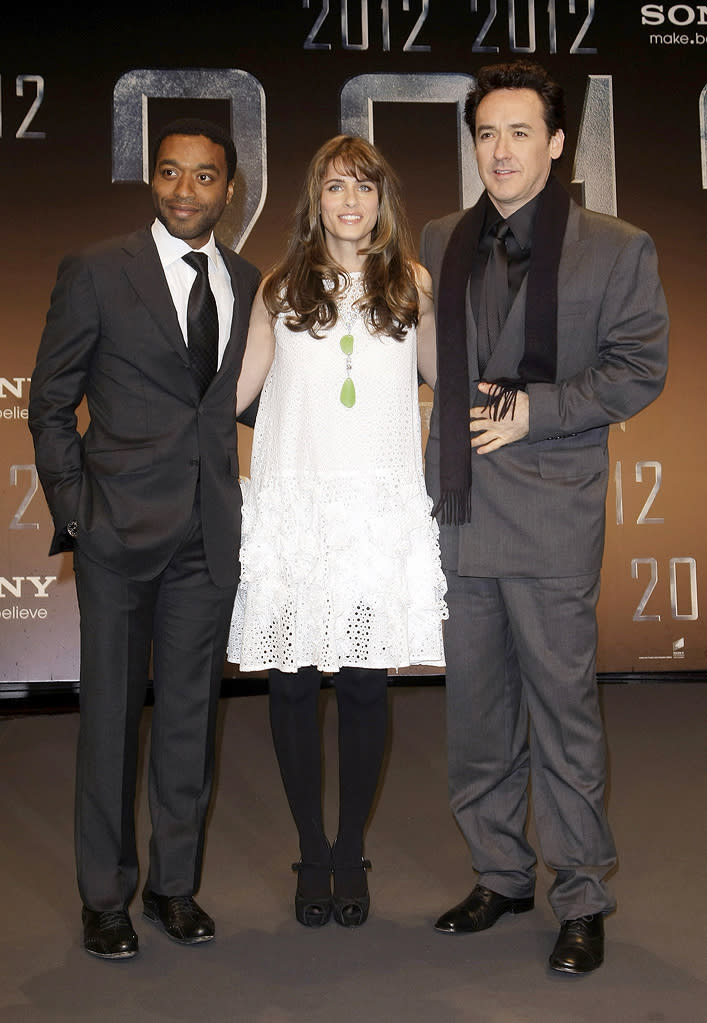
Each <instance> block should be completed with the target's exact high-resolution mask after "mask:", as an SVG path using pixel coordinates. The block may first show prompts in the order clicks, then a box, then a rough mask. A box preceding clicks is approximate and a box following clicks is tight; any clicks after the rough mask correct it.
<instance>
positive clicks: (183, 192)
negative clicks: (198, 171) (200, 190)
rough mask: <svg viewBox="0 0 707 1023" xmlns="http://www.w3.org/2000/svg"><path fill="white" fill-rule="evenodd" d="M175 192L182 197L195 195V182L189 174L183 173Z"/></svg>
mask: <svg viewBox="0 0 707 1023" xmlns="http://www.w3.org/2000/svg"><path fill="white" fill-rule="evenodd" d="M174 194H175V196H178V197H179V198H181V197H182V196H184V197H189V196H193V195H194V183H193V182H192V180H191V178H190V177H189V175H188V174H182V175H181V177H180V178H179V180H178V181H177V183H176V185H175V186H174Z"/></svg>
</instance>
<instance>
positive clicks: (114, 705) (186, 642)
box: [74, 502, 236, 910]
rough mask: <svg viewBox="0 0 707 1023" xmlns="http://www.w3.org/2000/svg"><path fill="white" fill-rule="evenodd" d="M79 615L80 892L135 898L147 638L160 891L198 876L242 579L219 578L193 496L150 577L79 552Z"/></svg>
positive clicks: (187, 886) (180, 887)
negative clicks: (224, 581) (168, 554)
mask: <svg viewBox="0 0 707 1023" xmlns="http://www.w3.org/2000/svg"><path fill="white" fill-rule="evenodd" d="M74 569H75V573H76V588H77V593H78V600H79V610H80V617H81V691H80V707H81V715H80V728H79V744H78V759H77V772H76V861H77V874H78V883H79V891H80V893H81V897H82V899H83V902H84V904H85V905H87V906H89V907H90V908H91V909H94V910H110V909H119V908H122V907H124V906H127V905H128V903H129V902H130V900H131V898H132V896H133V894H134V893H135V889H136V887H137V880H138V858H137V850H136V842H135V821H134V813H135V811H134V804H135V788H136V776H137V761H138V731H139V724H140V718H141V713H142V709H143V705H144V700H145V692H146V686H147V679H148V675H149V664H150V652H151V648H152V659H153V682H154V697H155V703H154V711H153V714H152V734H151V743H150V764H149V786H148V787H149V805H150V815H151V820H152V836H151V840H150V865H149V872H148V876H147V884H148V886H149V887H150V888H152V889H153V890H154V891H155V892H157V893H158V894H161V895H190V894H193V893H194V892H195V891H196V890H197V888H198V886H199V880H200V876H201V860H202V852H203V843H204V830H205V820H206V812H207V809H208V804H209V798H210V793H211V782H212V777H213V769H214V738H215V727H216V711H217V707H218V697H219V692H220V684H221V679H222V676H223V662H224V655H225V649H226V639H227V634H228V628H229V623H230V618H231V610H232V607H233V600H234V597H235V589H236V586H235V584H234V585H233V586H228V587H219V586H216V585H215V584H214V583H213V581H212V580H211V577H210V575H209V572H208V569H207V566H206V558H205V554H204V546H203V538H202V532H201V523H200V515H199V510H198V502H197V504H196V505H195V509H194V513H193V515H192V518H191V521H190V524H189V529H188V531H187V533H186V535H185V537H184V538H183V540H182V542H181V545H180V546H179V548H178V550H177V551H176V552H175V554H174V555H173V557H172V559H171V560H170V562H169V564H168V565H167V567H166V568H165V569H164V571H163V572H161V573H160V575H158V576H157V577H156V578H155V579H151V580H149V581H147V582H144V581H136V580H133V579H129V578H127V577H125V576H122V575H118V574H116V573H115V572H111V571H109V570H107V569H105V568H103V567H102V566H100V565H98V564H96V563H95V562H94V561H91V560H89V559H88V558H87V557H86V556H85V555H82V553H81V548H80V539H79V542H78V547H77V550H76V551H75V553H74Z"/></svg>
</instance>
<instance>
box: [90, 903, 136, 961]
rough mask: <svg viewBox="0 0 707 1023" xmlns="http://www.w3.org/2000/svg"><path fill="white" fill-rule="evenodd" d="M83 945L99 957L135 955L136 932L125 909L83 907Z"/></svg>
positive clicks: (113, 957) (129, 956) (124, 957)
mask: <svg viewBox="0 0 707 1023" xmlns="http://www.w3.org/2000/svg"><path fill="white" fill-rule="evenodd" d="M81 920H82V921H83V947H84V948H85V949H86V951H87V952H90V953H91V955H92V956H100V958H101V959H132V958H133V956H136V955H137V934H136V933H135V931H134V930H133V925H132V924H131V923H130V917H129V916H128V911H127V909H109V910H104V911H103V912H97V911H96V910H93V909H89V908H88V907H87V906H84V907H83V910H82V912H81Z"/></svg>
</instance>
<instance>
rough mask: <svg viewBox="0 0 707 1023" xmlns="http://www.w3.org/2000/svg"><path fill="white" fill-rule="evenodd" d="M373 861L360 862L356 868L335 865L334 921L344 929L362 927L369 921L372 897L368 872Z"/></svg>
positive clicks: (362, 860)
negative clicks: (369, 891)
mask: <svg viewBox="0 0 707 1023" xmlns="http://www.w3.org/2000/svg"><path fill="white" fill-rule="evenodd" d="M370 869H371V861H370V860H364V859H363V858H362V859H361V860H359V862H358V863H356V864H355V865H354V866H351V867H348V866H341V867H339V866H336V865H334V868H333V870H334V919H335V920H336V922H337V924H341V926H342V927H360V926H361V925H362V924H365V922H366V920H367V919H368V911H369V909H370V908H371V897H370V895H369V894H368V879H367V877H366V871H367V870H370Z"/></svg>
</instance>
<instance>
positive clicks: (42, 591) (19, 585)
mask: <svg viewBox="0 0 707 1023" xmlns="http://www.w3.org/2000/svg"><path fill="white" fill-rule="evenodd" d="M55 582H56V576H55V575H45V576H44V578H43V579H41V578H40V577H39V576H38V575H13V576H12V578H11V579H6V578H5V576H4V575H0V598H3V599H4V598H5V597H8V596H10V597H22V596H23V591H25V593H26V590H27V586H26V584H27V583H29V584H30V586H31V587H32V589H30V591H29V596H30V597H34V599H35V600H44V599H46V598H47V597H48V596H49V594H48V593H47V590H48V588H49V585H50V583H55Z"/></svg>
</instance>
